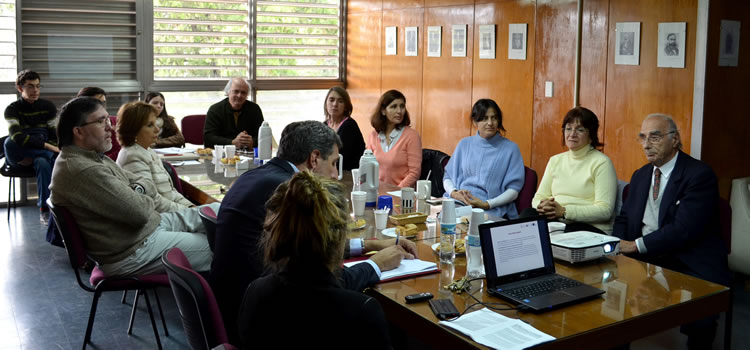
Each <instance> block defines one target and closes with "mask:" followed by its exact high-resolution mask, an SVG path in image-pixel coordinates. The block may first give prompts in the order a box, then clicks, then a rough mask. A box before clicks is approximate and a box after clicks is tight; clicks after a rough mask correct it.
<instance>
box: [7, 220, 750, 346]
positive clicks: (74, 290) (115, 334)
mask: <svg viewBox="0 0 750 350" xmlns="http://www.w3.org/2000/svg"><path fill="white" fill-rule="evenodd" d="M0 209H2V211H0V213H2V214H5V208H0ZM0 227H3V228H2V229H0V350H5V349H45V350H46V349H80V348H81V345H82V341H83V334H84V332H85V330H86V320H87V318H88V312H89V308H90V305H91V297H92V294H91V293H88V292H85V291H84V290H82V289H81V288H80V287H78V285H77V284H76V281H75V276H74V275H73V271H72V270H71V268H70V264H69V262H68V257H67V254H66V253H65V250H64V249H62V248H58V247H54V246H51V245H50V244H48V243H47V242H46V241H45V240H44V235H45V232H46V227H43V226H42V225H41V224H40V223H39V212H38V209H36V208H34V207H24V208H19V209H18V210H17V211H16V212H15V214H14V213H11V220H10V222H9V223H8V224H7V225H0ZM743 287H744V286H742V285H741V283H738V285H737V288H736V290H738V292H737V293H736V296H735V306H734V327H733V329H734V332H733V340H732V345H733V346H732V348H733V349H745V348H747V344H750V332H748V331H749V330H750V292H748V291H746V290H744V288H743ZM132 295H133V293H132V292H131V293H129V297H128V301H127V302H126V305H123V304H120V297H121V293H115V292H109V293H104V294H103V295H102V298H101V300H100V302H99V308H98V311H97V315H96V321H95V323H94V330H93V333H92V344H90V345H89V348H90V349H155V348H156V342H155V340H154V335H153V331H152V330H151V324H150V322H149V319H148V313H147V312H146V308H145V302H144V301H143V300H141V301H140V302H139V309H138V313H137V314H136V323H135V327H134V330H133V335H131V336H128V335H127V334H126V330H127V326H128V318H129V316H130V305H131V303H132ZM159 296H160V298H161V302H162V307H163V308H164V313H165V317H166V319H167V326H168V328H169V337H166V336H164V330H163V329H162V328H161V324H160V323H159V324H158V325H157V327H159V334H160V335H161V341H162V344H163V346H164V348H165V349H188V348H189V345H188V343H187V339H186V337H185V333H184V331H183V329H182V324H181V323H180V319H179V313H178V311H177V307H176V305H175V303H174V298H173V296H172V294H171V291H169V290H168V289H162V290H160V291H159ZM153 304H155V303H154V301H153V298H152V306H153V307H154V310H156V306H155V305H153ZM157 317H158V316H157ZM722 320H723V316H722ZM157 322H159V319H158V318H157ZM720 324H721V327H723V321H721V322H720ZM719 332H720V333H719V334H721V335H723V328H722V329H720V330H719ZM684 339H685V338H684V337H683V336H682V335H681V334H680V333H679V331H678V330H677V329H673V330H670V331H667V332H662V333H659V334H656V335H654V336H651V337H648V338H645V339H641V340H639V341H636V342H634V343H633V344H632V345H631V349H682V348H684V345H683V344H684ZM721 339H722V338H721V337H717V340H716V341H715V343H714V349H721V348H723V347H722V340H721Z"/></svg>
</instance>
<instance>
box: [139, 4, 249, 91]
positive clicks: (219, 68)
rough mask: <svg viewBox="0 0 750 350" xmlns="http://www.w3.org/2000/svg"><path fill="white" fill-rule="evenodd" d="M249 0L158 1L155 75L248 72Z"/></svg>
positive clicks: (212, 76) (157, 77)
mask: <svg viewBox="0 0 750 350" xmlns="http://www.w3.org/2000/svg"><path fill="white" fill-rule="evenodd" d="M248 8H249V6H248V1H247V0H208V1H167V0H154V80H166V79H169V80H175V79H189V80H201V79H220V80H226V79H227V78H229V77H235V76H240V77H249V70H250V66H249V62H250V60H249V57H250V50H249V49H250V46H249V36H250V33H249V28H250V25H249V23H250V12H249V10H248Z"/></svg>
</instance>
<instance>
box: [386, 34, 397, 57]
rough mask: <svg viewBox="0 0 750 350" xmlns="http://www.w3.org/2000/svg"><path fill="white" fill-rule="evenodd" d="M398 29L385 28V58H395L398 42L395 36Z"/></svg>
mask: <svg viewBox="0 0 750 350" xmlns="http://www.w3.org/2000/svg"><path fill="white" fill-rule="evenodd" d="M397 28H398V27H385V54H386V56H395V55H396V52H397V50H396V48H397V47H398V40H397V39H396V38H397V37H396V34H397V32H398V30H397Z"/></svg>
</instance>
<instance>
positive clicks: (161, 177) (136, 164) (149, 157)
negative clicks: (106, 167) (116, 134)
mask: <svg viewBox="0 0 750 350" xmlns="http://www.w3.org/2000/svg"><path fill="white" fill-rule="evenodd" d="M117 165H119V166H120V167H122V168H123V169H125V170H128V171H130V172H132V173H134V174H136V175H140V176H141V177H143V178H144V179H146V180H147V181H149V180H150V181H152V182H153V184H154V185H155V186H156V190H157V191H158V192H159V195H157V196H156V198H155V199H156V211H158V212H160V213H164V212H172V211H177V210H180V209H184V208H187V207H189V206H191V205H192V204H193V203H191V202H190V201H189V200H187V199H186V198H185V197H183V196H182V194H180V192H177V190H176V189H175V188H174V184H172V179H171V178H170V176H169V173H167V170H166V169H164V165H163V164H162V163H161V158H159V156H158V155H157V154H156V152H154V151H153V150H151V149H150V148H149V149H145V148H143V147H142V146H141V145H139V144H133V145H132V146H128V147H123V148H122V149H121V150H120V154H119V155H117Z"/></svg>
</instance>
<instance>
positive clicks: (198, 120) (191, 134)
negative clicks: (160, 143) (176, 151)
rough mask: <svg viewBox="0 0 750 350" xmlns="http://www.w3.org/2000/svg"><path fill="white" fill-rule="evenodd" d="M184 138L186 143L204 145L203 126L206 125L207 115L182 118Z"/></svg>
mask: <svg viewBox="0 0 750 350" xmlns="http://www.w3.org/2000/svg"><path fill="white" fill-rule="evenodd" d="M181 124H182V136H184V137H185V142H186V143H192V144H194V145H203V126H204V125H205V124H206V115H205V114H193V115H188V116H185V118H182V123H181Z"/></svg>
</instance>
